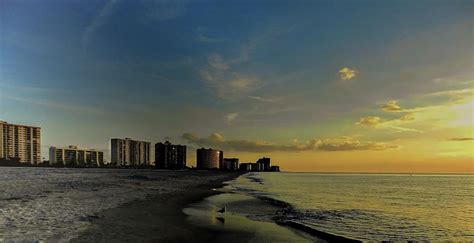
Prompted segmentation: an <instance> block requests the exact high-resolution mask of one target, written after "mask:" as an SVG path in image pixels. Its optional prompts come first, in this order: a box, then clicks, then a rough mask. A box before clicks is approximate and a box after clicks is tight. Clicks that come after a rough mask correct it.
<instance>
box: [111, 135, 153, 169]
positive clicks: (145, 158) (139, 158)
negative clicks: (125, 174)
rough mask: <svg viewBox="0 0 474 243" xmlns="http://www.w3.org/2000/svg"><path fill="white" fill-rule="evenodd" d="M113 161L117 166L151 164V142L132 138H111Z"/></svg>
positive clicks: (143, 165)
mask: <svg viewBox="0 0 474 243" xmlns="http://www.w3.org/2000/svg"><path fill="white" fill-rule="evenodd" d="M110 145H111V150H110V151H111V162H112V165H115V166H123V167H145V166H147V165H149V164H150V143H149V142H143V141H136V140H132V139H130V138H125V139H120V138H113V139H112V140H111V144H110Z"/></svg>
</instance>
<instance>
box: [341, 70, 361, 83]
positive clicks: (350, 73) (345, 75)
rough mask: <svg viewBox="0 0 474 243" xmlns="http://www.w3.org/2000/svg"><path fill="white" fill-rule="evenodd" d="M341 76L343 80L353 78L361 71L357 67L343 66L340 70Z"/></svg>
mask: <svg viewBox="0 0 474 243" xmlns="http://www.w3.org/2000/svg"><path fill="white" fill-rule="evenodd" d="M338 73H339V77H340V78H341V79H342V80H351V79H353V78H355V77H356V75H357V74H358V73H359V72H358V71H357V70H355V69H350V68H348V67H343V68H342V69H341V70H339V72H338Z"/></svg>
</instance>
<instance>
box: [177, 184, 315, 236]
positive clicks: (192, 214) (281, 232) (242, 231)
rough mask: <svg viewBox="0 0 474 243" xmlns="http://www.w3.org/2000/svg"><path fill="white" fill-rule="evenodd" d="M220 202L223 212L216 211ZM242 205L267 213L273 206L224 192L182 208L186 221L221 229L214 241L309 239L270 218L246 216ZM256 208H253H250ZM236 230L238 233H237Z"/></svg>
mask: <svg viewBox="0 0 474 243" xmlns="http://www.w3.org/2000/svg"><path fill="white" fill-rule="evenodd" d="M224 205H226V206H227V211H226V213H225V214H224V215H221V214H220V213H218V212H216V211H217V210H218V209H220V208H222V207H223V206H224ZM246 209H250V210H257V211H261V212H266V213H270V210H271V212H275V208H274V207H272V206H269V205H266V204H264V203H262V202H261V201H260V200H257V199H255V198H252V197H249V196H245V195H239V194H231V193H224V194H219V195H215V196H211V197H208V198H206V199H205V200H203V201H201V202H198V203H194V204H192V205H189V207H188V208H185V209H183V212H184V213H185V214H186V215H188V221H189V222H190V223H192V224H194V225H198V226H201V227H204V228H208V229H211V230H213V231H218V232H224V233H223V234H219V235H218V236H216V237H218V238H215V239H214V241H215V242H311V241H312V239H308V238H304V237H302V236H300V235H298V234H296V233H295V232H293V231H291V230H289V229H287V228H285V227H282V226H279V225H276V224H274V223H270V222H260V221H253V220H250V219H248V218H247V217H246V214H245V212H249V211H247V210H246ZM253 212H256V211H253ZM237 232H238V233H237Z"/></svg>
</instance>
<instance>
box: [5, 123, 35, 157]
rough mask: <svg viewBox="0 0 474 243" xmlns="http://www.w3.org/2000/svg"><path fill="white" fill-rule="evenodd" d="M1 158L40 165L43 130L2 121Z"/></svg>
mask: <svg viewBox="0 0 474 243" xmlns="http://www.w3.org/2000/svg"><path fill="white" fill-rule="evenodd" d="M0 158H1V159H6V160H17V161H18V162H20V163H30V164H35V165H36V164H39V163H40V162H41V128H40V127H34V126H26V125H18V124H10V123H7V122H5V121H0Z"/></svg>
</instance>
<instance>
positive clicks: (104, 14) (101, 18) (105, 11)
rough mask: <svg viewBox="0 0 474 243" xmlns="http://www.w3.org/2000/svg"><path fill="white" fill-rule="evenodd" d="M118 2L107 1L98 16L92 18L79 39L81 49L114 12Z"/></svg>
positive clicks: (116, 0)
mask: <svg viewBox="0 0 474 243" xmlns="http://www.w3.org/2000/svg"><path fill="white" fill-rule="evenodd" d="M119 2H120V0H109V1H107V3H106V4H105V6H104V7H103V8H102V9H101V10H100V12H99V14H98V15H96V16H95V17H94V19H93V20H92V22H91V23H90V24H89V25H88V26H87V27H86V28H85V29H84V31H83V33H82V38H81V46H82V48H83V49H85V48H86V47H87V45H88V44H89V43H90V42H91V41H92V38H93V37H94V34H95V33H96V32H97V31H98V30H99V28H100V27H102V26H103V25H104V24H105V23H106V22H107V20H108V18H109V17H110V16H111V15H112V14H113V13H114V12H115V10H116V7H117V5H118V3H119Z"/></svg>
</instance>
